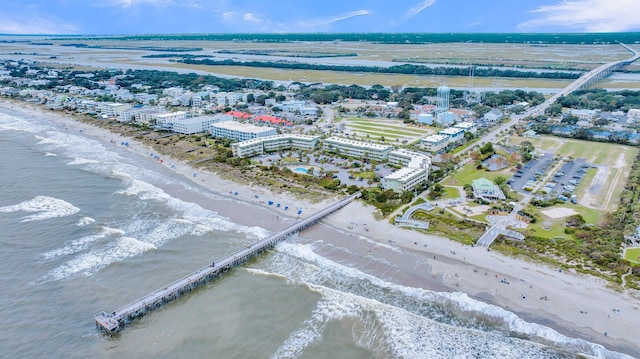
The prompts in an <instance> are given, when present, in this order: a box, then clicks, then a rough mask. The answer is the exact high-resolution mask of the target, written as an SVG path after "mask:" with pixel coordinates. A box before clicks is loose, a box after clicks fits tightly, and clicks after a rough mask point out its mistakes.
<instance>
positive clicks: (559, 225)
mask: <svg viewBox="0 0 640 359" xmlns="http://www.w3.org/2000/svg"><path fill="white" fill-rule="evenodd" d="M543 223H546V224H549V223H550V224H551V225H550V226H549V227H548V228H549V229H548V230H547V229H544V228H543V227H545V226H544V225H543ZM527 229H528V230H529V231H530V232H531V235H533V236H536V237H540V238H547V239H554V238H561V237H562V238H563V239H565V240H567V239H573V236H572V235H570V234H566V233H564V218H558V219H556V220H554V221H551V220H548V219H547V218H546V217H545V219H544V220H538V222H536V223H532V224H530V225H529V227H527Z"/></svg>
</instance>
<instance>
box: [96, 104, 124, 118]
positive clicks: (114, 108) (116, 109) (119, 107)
mask: <svg viewBox="0 0 640 359" xmlns="http://www.w3.org/2000/svg"><path fill="white" fill-rule="evenodd" d="M131 107H132V106H131V104H128V103H117V102H98V109H99V110H100V112H101V113H102V114H103V115H107V116H109V117H117V116H119V115H120V114H121V113H123V112H125V111H127V110H128V109H130V108H131Z"/></svg>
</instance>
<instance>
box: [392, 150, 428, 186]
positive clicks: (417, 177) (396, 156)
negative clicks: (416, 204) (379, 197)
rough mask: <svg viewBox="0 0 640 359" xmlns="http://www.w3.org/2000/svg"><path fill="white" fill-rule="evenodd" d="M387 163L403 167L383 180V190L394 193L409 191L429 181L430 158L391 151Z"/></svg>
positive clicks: (420, 154) (400, 151)
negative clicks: (389, 190) (390, 190)
mask: <svg viewBox="0 0 640 359" xmlns="http://www.w3.org/2000/svg"><path fill="white" fill-rule="evenodd" d="M389 162H390V163H393V164H397V165H402V166H404V167H402V168H401V169H399V170H397V171H396V172H393V173H391V174H389V175H387V176H386V177H385V178H384V188H385V189H392V190H393V191H395V192H403V191H411V190H412V189H414V188H415V187H417V186H419V185H421V184H424V183H425V182H426V181H427V180H428V179H429V168H430V167H431V158H429V157H428V156H426V155H424V154H422V153H418V152H413V151H407V150H404V149H398V150H393V151H391V152H390V153H389Z"/></svg>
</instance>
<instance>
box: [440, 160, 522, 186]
mask: <svg viewBox="0 0 640 359" xmlns="http://www.w3.org/2000/svg"><path fill="white" fill-rule="evenodd" d="M500 176H502V177H505V178H509V177H511V175H510V174H508V173H507V172H506V171H505V170H502V171H497V172H489V171H485V170H479V169H476V165H475V164H474V163H467V164H466V165H464V167H462V168H461V169H459V170H458V171H456V172H455V173H454V174H453V175H452V176H449V177H447V178H446V179H444V180H443V181H442V182H441V183H442V184H443V185H456V186H463V185H465V184H471V182H472V181H473V180H475V179H479V178H482V177H484V178H486V179H489V180H491V181H493V180H495V179H496V178H497V177H500Z"/></svg>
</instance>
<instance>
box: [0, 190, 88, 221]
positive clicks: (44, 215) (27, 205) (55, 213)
mask: <svg viewBox="0 0 640 359" xmlns="http://www.w3.org/2000/svg"><path fill="white" fill-rule="evenodd" d="M0 212H4V213H11V212H31V213H35V214H32V215H29V216H25V217H23V218H21V219H20V222H31V221H41V220H45V219H50V218H59V217H66V216H70V215H73V214H76V213H78V212H80V209H79V208H78V207H75V206H74V205H72V204H71V203H69V202H67V201H64V200H62V199H58V198H53V197H48V196H37V197H35V198H33V199H30V200H28V201H24V202H22V203H19V204H16V205H13V206H4V207H0Z"/></svg>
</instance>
